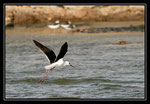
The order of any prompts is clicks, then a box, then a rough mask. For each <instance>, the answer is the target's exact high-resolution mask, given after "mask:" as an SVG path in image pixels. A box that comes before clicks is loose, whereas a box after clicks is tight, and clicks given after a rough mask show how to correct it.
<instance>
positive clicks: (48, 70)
mask: <svg viewBox="0 0 150 104" xmlns="http://www.w3.org/2000/svg"><path fill="white" fill-rule="evenodd" d="M49 72H50V70H48V71H47V73H46V76H45V77H44V78H42V79H43V80H42V82H43V81H44V80H45V79H46V77H47V76H48V73H49Z"/></svg>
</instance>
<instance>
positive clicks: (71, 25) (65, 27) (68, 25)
mask: <svg viewBox="0 0 150 104" xmlns="http://www.w3.org/2000/svg"><path fill="white" fill-rule="evenodd" d="M60 26H61V27H62V28H64V29H66V30H71V29H73V28H75V27H76V26H75V25H73V24H72V23H71V22H70V21H67V22H66V24H61V25H60Z"/></svg>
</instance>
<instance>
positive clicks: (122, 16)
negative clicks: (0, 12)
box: [5, 5, 145, 25]
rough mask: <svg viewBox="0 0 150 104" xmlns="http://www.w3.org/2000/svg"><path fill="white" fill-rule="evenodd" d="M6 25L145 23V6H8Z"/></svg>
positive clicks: (6, 8)
mask: <svg viewBox="0 0 150 104" xmlns="http://www.w3.org/2000/svg"><path fill="white" fill-rule="evenodd" d="M5 10H6V12H5V25H10V24H14V25H34V24H50V23H53V22H54V21H55V20H58V19H59V20H60V21H62V22H63V21H66V20H70V21H72V23H87V22H88V23H90V22H101V21H144V15H145V14H144V12H145V10H144V6H119V5H118V6H100V5H92V6H79V5H76V6H68V5H66V6H48V5H47V6H36V5H24V6H22V5H17V6H13V5H6V7H5Z"/></svg>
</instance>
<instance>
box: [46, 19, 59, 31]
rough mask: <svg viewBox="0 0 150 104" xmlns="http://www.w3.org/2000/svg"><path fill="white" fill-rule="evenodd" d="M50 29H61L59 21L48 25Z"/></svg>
mask: <svg viewBox="0 0 150 104" xmlns="http://www.w3.org/2000/svg"><path fill="white" fill-rule="evenodd" d="M48 27H49V28H51V29H57V28H59V27H60V22H59V20H57V21H55V23H54V24H51V25H48Z"/></svg>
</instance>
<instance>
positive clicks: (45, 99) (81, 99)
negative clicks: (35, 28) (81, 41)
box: [3, 3, 147, 101]
mask: <svg viewBox="0 0 150 104" xmlns="http://www.w3.org/2000/svg"><path fill="white" fill-rule="evenodd" d="M6 5H144V6H145V21H144V22H145V33H144V41H145V44H144V48H145V49H144V59H145V61H144V65H145V69H144V73H145V76H144V81H145V83H144V85H145V88H144V93H145V96H144V97H145V98H144V99H137V98H135V99H133V98H131V99H128V98H125V99H116V98H113V99H110V98H103V99H99V98H98V99H97V98H96V99H89V98H87V99H86V98H85V99H84V98H80V99H55V98H50V99H49V98H23V99H22V98H14V99H13V98H12V99H11V98H10V99H9V98H7V99H6V84H5V81H6V79H5V68H6V65H5V62H6V60H5V58H6V55H5V52H6V48H5V46H6V45H5V41H6V40H5V34H6V33H5V6H6ZM3 100H4V101H146V100H147V4H146V3H74V4H72V3H4V4H3Z"/></svg>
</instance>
